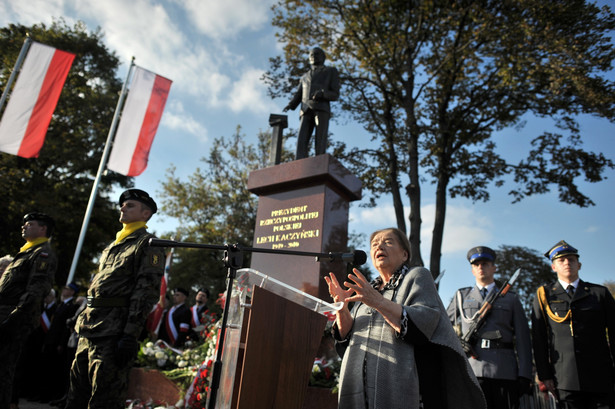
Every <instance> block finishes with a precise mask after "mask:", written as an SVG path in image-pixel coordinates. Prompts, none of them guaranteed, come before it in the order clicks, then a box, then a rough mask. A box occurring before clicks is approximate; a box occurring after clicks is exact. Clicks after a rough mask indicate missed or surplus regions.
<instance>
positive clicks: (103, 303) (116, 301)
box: [87, 297, 128, 308]
mask: <svg viewBox="0 0 615 409" xmlns="http://www.w3.org/2000/svg"><path fill="white" fill-rule="evenodd" d="M87 304H88V307H92V308H106V307H128V299H127V298H123V297H88V298H87Z"/></svg>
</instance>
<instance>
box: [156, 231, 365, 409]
mask: <svg viewBox="0 0 615 409" xmlns="http://www.w3.org/2000/svg"><path fill="white" fill-rule="evenodd" d="M149 245H150V246H151V247H186V248H200V249H210V250H224V264H225V266H226V267H227V268H228V277H227V278H228V280H227V285H226V299H225V301H224V310H223V311H222V323H221V328H222V331H220V333H219V334H218V341H217V343H218V348H217V350H216V360H215V361H214V363H213V367H212V372H211V384H210V385H209V397H208V400H207V409H215V407H216V398H217V394H218V389H219V387H220V378H221V375H222V348H223V346H224V338H225V334H226V331H225V329H226V323H227V320H228V309H229V306H230V304H231V296H232V292H233V282H234V281H235V277H236V275H237V270H238V269H239V268H241V266H242V263H243V252H244V251H249V252H252V253H271V254H288V255H294V256H311V257H316V261H335V260H340V261H343V262H345V263H349V264H352V265H354V266H360V265H361V264H364V263H365V262H366V261H367V254H365V252H364V251H361V250H356V251H354V252H352V253H311V252H307V251H293V250H274V249H263V248H255V247H243V246H241V245H239V244H227V245H224V246H220V245H215V244H200V243H186V242H179V241H175V240H163V239H154V238H152V239H149Z"/></svg>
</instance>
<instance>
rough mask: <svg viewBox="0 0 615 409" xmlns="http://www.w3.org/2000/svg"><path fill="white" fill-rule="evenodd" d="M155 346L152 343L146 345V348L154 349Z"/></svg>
mask: <svg viewBox="0 0 615 409" xmlns="http://www.w3.org/2000/svg"><path fill="white" fill-rule="evenodd" d="M153 346H154V343H153V342H152V341H150V342H148V343H147V344H145V348H152V347H153Z"/></svg>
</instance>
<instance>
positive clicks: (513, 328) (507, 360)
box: [447, 246, 532, 409]
mask: <svg viewBox="0 0 615 409" xmlns="http://www.w3.org/2000/svg"><path fill="white" fill-rule="evenodd" d="M467 258H468V261H469V262H470V264H471V266H472V274H473V275H474V277H475V278H476V285H475V286H474V287H465V288H461V289H459V290H458V291H457V292H456V293H455V296H454V298H453V300H452V301H451V303H450V305H449V306H448V308H447V314H448V316H449V318H450V320H451V322H452V323H453V325H454V326H456V325H460V328H461V333H462V334H465V333H466V332H467V331H468V330H469V327H470V325H471V324H472V322H473V320H474V319H476V315H477V312H478V311H479V309H480V308H481V305H482V304H483V303H484V302H485V300H486V299H487V298H488V297H489V295H490V294H492V293H493V292H497V291H498V290H499V289H498V285H497V283H496V282H495V280H494V274H495V271H496V265H495V259H496V253H495V252H494V251H493V250H492V249H490V248H489V247H485V246H479V247H474V248H472V249H470V251H468V255H467ZM469 347H471V349H472V351H473V354H472V356H471V357H470V358H469V361H470V366H471V367H472V370H473V371H474V374H475V375H476V378H477V379H478V382H479V383H480V385H481V388H482V389H483V392H484V394H485V399H486V400H487V407H488V408H489V409H510V408H518V407H519V398H520V397H521V395H522V394H524V393H528V392H529V391H530V386H531V378H532V347H531V341H530V330H529V325H528V321H527V317H526V316H525V313H524V312H523V306H522V305H521V301H519V297H518V296H517V294H515V293H514V292H512V291H509V292H508V293H506V294H505V295H504V296H501V297H499V298H498V299H496V300H495V302H494V303H493V306H492V309H491V312H490V314H489V315H488V316H487V319H486V320H485V322H484V324H483V325H482V326H481V327H480V328H479V329H478V332H477V334H476V337H475V341H474V342H473V343H472V344H471V345H469Z"/></svg>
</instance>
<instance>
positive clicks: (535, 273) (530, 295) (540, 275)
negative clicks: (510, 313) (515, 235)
mask: <svg viewBox="0 0 615 409" xmlns="http://www.w3.org/2000/svg"><path fill="white" fill-rule="evenodd" d="M497 254H498V257H497V260H496V261H497V263H496V264H497V266H498V269H497V271H496V274H495V278H496V280H498V281H500V282H502V283H503V282H505V281H506V280H507V279H509V278H510V277H512V275H513V274H514V273H515V271H517V269H521V274H520V275H519V278H518V279H517V281H516V282H515V283H514V285H513V287H512V288H511V291H514V292H516V293H517V294H518V295H519V299H520V300H521V304H523V309H524V310H525V314H526V316H527V317H528V319H529V317H530V314H531V311H532V300H533V299H534V296H535V295H536V290H538V287H540V286H541V285H544V284H548V283H550V282H552V281H553V280H554V279H555V273H553V271H552V270H551V264H550V263H549V262H548V261H547V259H546V258H545V256H543V255H542V254H540V253H539V252H538V251H536V250H532V249H529V248H527V247H521V246H507V245H503V246H500V247H499V249H498V251H497Z"/></svg>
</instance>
